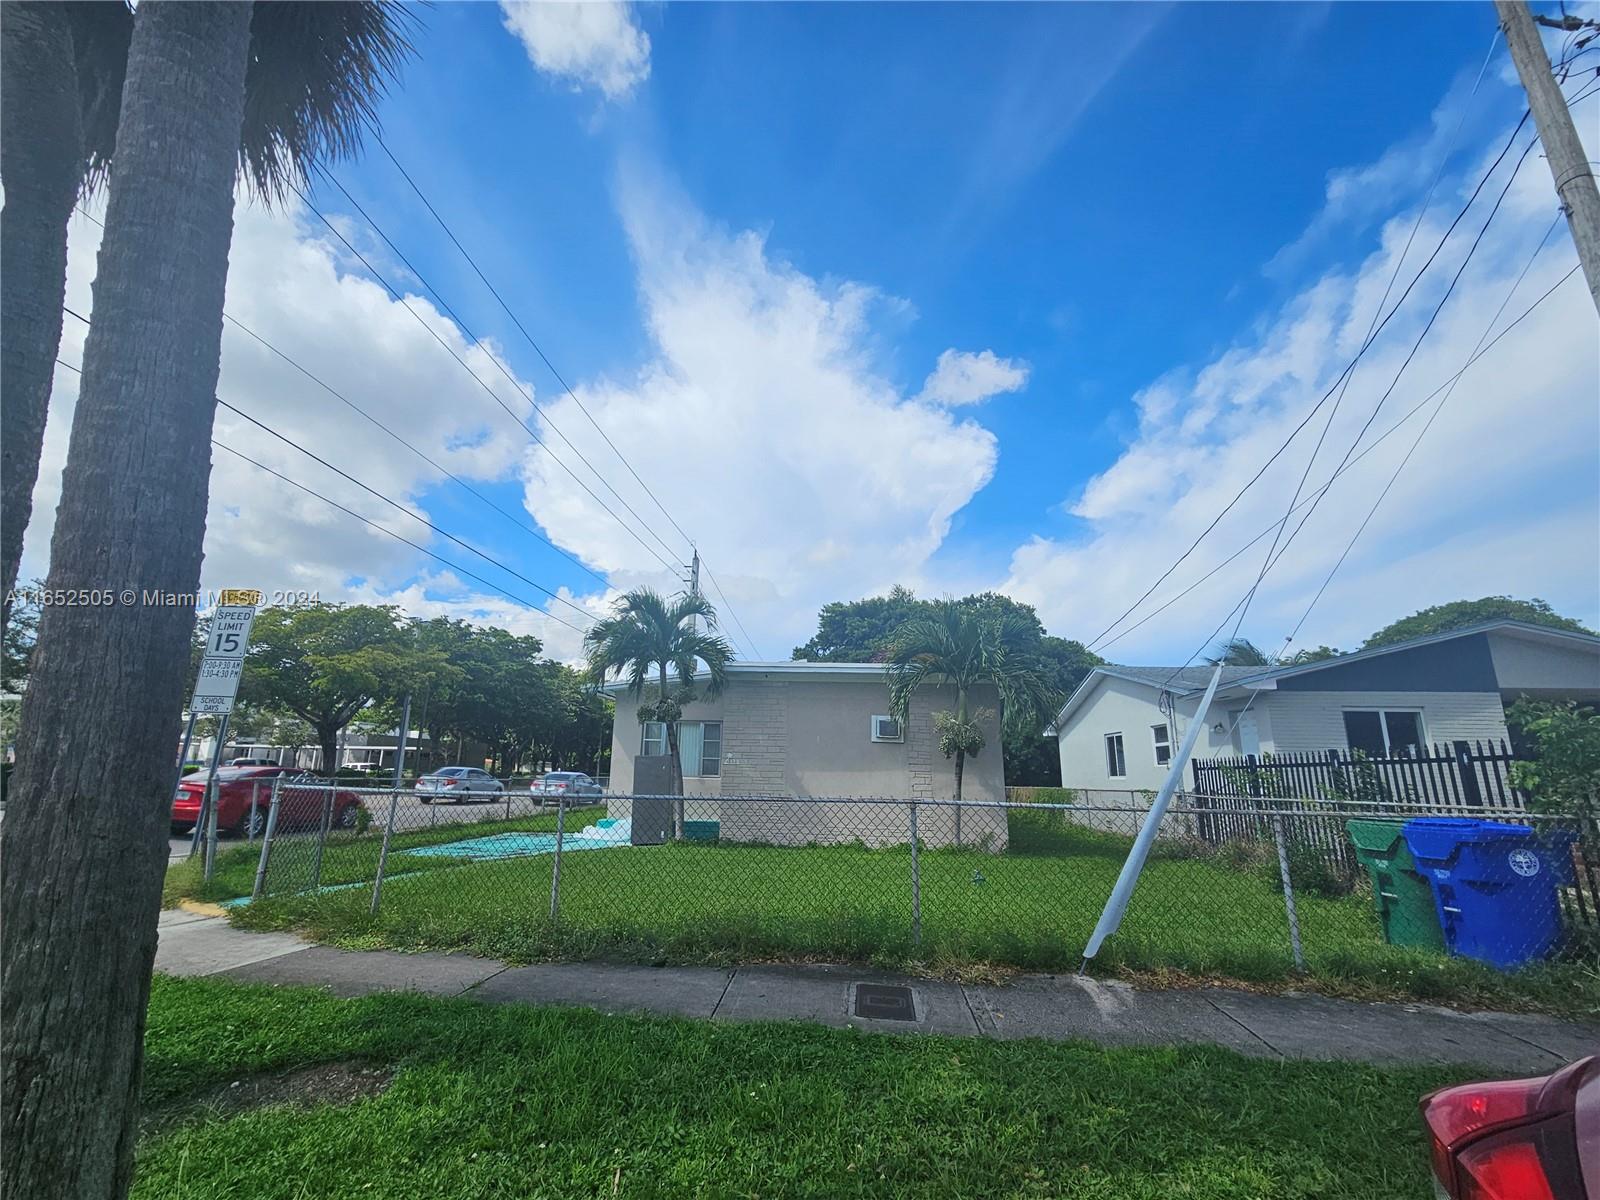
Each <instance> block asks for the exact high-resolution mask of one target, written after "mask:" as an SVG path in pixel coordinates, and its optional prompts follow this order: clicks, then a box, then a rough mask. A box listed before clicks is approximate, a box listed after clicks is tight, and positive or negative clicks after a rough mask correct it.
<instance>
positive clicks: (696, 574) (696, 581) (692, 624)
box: [689, 545, 700, 630]
mask: <svg viewBox="0 0 1600 1200" xmlns="http://www.w3.org/2000/svg"><path fill="white" fill-rule="evenodd" d="M689 548H690V549H691V550H693V551H694V558H693V560H692V561H691V562H690V563H689V595H691V596H693V597H695V598H696V599H699V596H700V547H699V546H695V545H691V546H690V547H689ZM689 628H690V629H694V630H698V629H699V628H700V621H699V619H698V618H697V617H690V618H689Z"/></svg>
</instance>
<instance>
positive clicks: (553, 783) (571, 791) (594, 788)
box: [528, 771, 605, 796]
mask: <svg viewBox="0 0 1600 1200" xmlns="http://www.w3.org/2000/svg"><path fill="white" fill-rule="evenodd" d="M528 791H530V792H532V793H533V794H534V795H535V796H603V795H605V789H604V788H602V787H601V786H600V785H599V784H598V783H596V782H595V781H594V780H592V779H590V778H589V777H588V776H587V775H585V774H584V773H583V772H582V771H551V772H549V773H548V774H546V775H544V776H542V777H541V778H539V779H536V780H534V782H533V786H532V787H530V788H529V789H528Z"/></svg>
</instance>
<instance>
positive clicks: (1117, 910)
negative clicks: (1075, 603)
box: [1078, 663, 1222, 975]
mask: <svg viewBox="0 0 1600 1200" xmlns="http://www.w3.org/2000/svg"><path fill="white" fill-rule="evenodd" d="M1221 679H1222V664H1221V663H1218V664H1217V668H1216V670H1214V671H1212V672H1211V683H1210V684H1209V685H1208V686H1207V687H1206V694H1205V696H1204V697H1202V698H1201V700H1200V707H1199V708H1197V709H1196V710H1195V714H1194V720H1192V721H1190V722H1189V732H1188V733H1186V734H1184V735H1183V742H1182V743H1181V744H1180V745H1179V746H1178V753H1177V754H1176V755H1175V756H1174V757H1173V759H1172V766H1171V768H1170V769H1169V770H1168V772H1167V781H1166V782H1165V783H1163V784H1162V785H1161V790H1160V791H1159V792H1157V793H1156V798H1155V801H1154V802H1153V803H1152V804H1151V805H1150V815H1149V816H1148V817H1147V818H1146V820H1145V823H1144V828H1143V829H1141V830H1139V836H1138V837H1136V838H1134V839H1133V849H1131V850H1129V851H1128V860H1127V861H1126V862H1124V863H1123V864H1122V873H1121V874H1120V875H1118V876H1117V886H1116V887H1114V888H1112V889H1111V898H1110V899H1109V900H1107V901H1106V907H1105V911H1104V912H1102V913H1101V914H1100V920H1099V921H1098V922H1097V923H1096V924H1095V927H1094V933H1093V934H1092V935H1091V936H1090V938H1089V944H1088V945H1087V946H1085V947H1084V950H1083V962H1082V963H1081V964H1080V965H1079V967H1078V973H1079V974H1080V975H1081V974H1082V973H1083V972H1084V970H1085V969H1086V968H1087V967H1088V966H1089V960H1090V959H1091V958H1093V957H1094V956H1095V955H1096V954H1098V953H1099V952H1100V945H1101V943H1102V942H1104V941H1105V940H1106V939H1107V938H1108V937H1110V936H1111V935H1112V934H1113V933H1115V932H1116V931H1117V926H1119V925H1121V924H1122V914H1123V913H1124V912H1125V911H1126V910H1127V907H1128V899H1129V897H1131V896H1132V895H1133V889H1134V887H1135V885H1137V884H1138V882H1139V874H1140V872H1142V871H1143V870H1144V860H1145V858H1146V857H1148V855H1149V854H1150V843H1151V842H1153V841H1155V840H1156V831H1157V830H1158V829H1160V828H1161V818H1162V817H1164V816H1166V813H1167V807H1168V805H1170V804H1171V803H1172V794H1173V793H1174V792H1176V791H1177V790H1178V784H1180V783H1182V782H1183V768H1184V767H1185V766H1186V765H1188V762H1189V752H1190V751H1191V750H1193V749H1194V744H1195V741H1196V740H1197V739H1198V738H1199V737H1200V731H1201V730H1202V729H1204V728H1205V724H1206V714H1207V713H1208V712H1209V711H1210V709H1211V698H1212V697H1213V696H1215V695H1216V694H1217V683H1218V682H1219V681H1220V680H1221Z"/></svg>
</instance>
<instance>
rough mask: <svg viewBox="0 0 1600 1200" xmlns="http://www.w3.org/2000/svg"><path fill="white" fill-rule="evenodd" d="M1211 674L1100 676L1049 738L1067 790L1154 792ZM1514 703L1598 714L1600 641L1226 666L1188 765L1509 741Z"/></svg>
mask: <svg viewBox="0 0 1600 1200" xmlns="http://www.w3.org/2000/svg"><path fill="white" fill-rule="evenodd" d="M1211 670H1212V668H1210V667H1207V666H1200V667H1185V668H1183V669H1181V670H1180V669H1177V668H1174V667H1126V666H1103V667H1096V668H1095V669H1094V670H1093V671H1091V672H1090V673H1089V675H1088V677H1087V678H1086V679H1084V681H1083V682H1082V683H1081V684H1080V685H1079V686H1078V688H1077V689H1076V690H1075V691H1074V692H1073V693H1072V695H1071V696H1070V697H1069V698H1068V699H1067V702H1066V704H1065V705H1064V706H1063V707H1062V709H1061V712H1060V713H1059V714H1058V715H1057V717H1056V720H1055V722H1054V724H1053V725H1052V727H1051V731H1050V732H1053V733H1054V735H1055V738H1056V741H1057V744H1058V746H1059V748H1060V753H1061V781H1062V783H1063V784H1064V785H1065V786H1067V787H1072V788H1131V789H1155V788H1158V787H1160V786H1161V784H1162V782H1163V781H1164V780H1165V778H1166V775H1167V768H1168V763H1169V762H1170V760H1171V757H1172V753H1173V751H1174V749H1175V748H1176V747H1177V744H1178V742H1179V741H1180V740H1181V739H1182V737H1183V735H1184V733H1185V732H1186V731H1187V730H1188V728H1189V725H1190V723H1191V722H1193V720H1194V719H1195V709H1196V708H1197V707H1198V706H1199V703H1200V700H1201V698H1202V695H1203V693H1204V692H1205V688H1206V684H1207V683H1208V682H1209V681H1210V679H1211ZM1522 696H1529V697H1532V698H1535V699H1546V700H1548V699H1556V700H1569V699H1570V700H1581V701H1585V702H1590V703H1593V702H1600V637H1595V636H1593V635H1590V634H1582V633H1568V632H1565V631H1563V630H1559V629H1550V628H1547V627H1545V626H1541V625H1529V624H1525V623H1523V622H1520V621H1489V622H1484V623H1481V624H1477V625H1471V626H1467V627H1464V628H1461V629H1455V630H1451V631H1450V632H1449V633H1442V634H1436V635H1432V636H1429V637H1420V638H1414V639H1412V640H1411V641H1407V642H1400V643H1396V644H1395V645H1392V646H1383V647H1380V648H1377V649H1373V650H1363V651H1358V652H1357V653H1354V654H1345V655H1341V656H1340V657H1338V658H1330V659H1325V660H1323V661H1321V662H1315V663H1307V664H1305V665H1303V666H1288V667H1224V668H1223V672H1222V682H1221V685H1220V686H1219V688H1218V690H1217V695H1216V699H1215V700H1214V701H1213V703H1212V707H1211V711H1210V713H1209V714H1207V717H1206V728H1205V729H1204V730H1202V732H1201V734H1200V738H1199V740H1198V741H1197V742H1196V743H1195V751H1194V753H1195V757H1197V758H1214V757H1219V756H1232V755H1239V754H1284V753H1290V752H1301V751H1323V750H1363V751H1366V752H1367V753H1368V754H1370V755H1373V756H1375V757H1377V756H1384V755H1388V754H1398V753H1401V752H1403V750H1404V749H1405V748H1407V747H1412V748H1418V749H1420V748H1422V747H1426V746H1434V745H1446V746H1448V745H1451V744H1453V743H1455V742H1458V741H1463V740H1464V741H1469V742H1476V741H1480V740H1490V739H1493V740H1496V741H1498V740H1499V739H1501V738H1507V739H1509V737H1510V732H1509V730H1508V729H1507V727H1506V716H1505V709H1506V706H1507V705H1509V704H1512V703H1514V702H1515V701H1516V700H1517V699H1518V698H1520V697H1522Z"/></svg>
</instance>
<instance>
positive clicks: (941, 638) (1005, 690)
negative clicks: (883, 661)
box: [885, 600, 1059, 843]
mask: <svg viewBox="0 0 1600 1200" xmlns="http://www.w3.org/2000/svg"><path fill="white" fill-rule="evenodd" d="M931 607H932V613H931V615H929V616H918V617H913V618H912V619H911V620H909V621H907V622H906V623H905V624H904V625H902V626H901V627H900V628H899V629H898V630H897V631H896V632H895V636H894V641H893V642H892V643H891V645H890V649H889V659H888V663H887V667H886V671H885V674H886V676H887V679H888V684H889V704H890V707H891V709H892V710H893V711H894V712H895V714H896V715H898V717H899V718H900V720H901V722H902V723H905V722H907V721H908V720H909V719H910V715H911V697H912V696H913V694H915V692H916V691H917V689H918V688H919V687H922V686H923V685H925V684H927V685H932V686H939V685H948V686H951V687H954V688H955V691H956V707H955V711H954V712H939V713H935V714H934V718H933V719H934V726H935V728H936V729H937V731H938V734H939V749H940V750H941V751H943V752H944V756H945V757H946V758H952V757H953V758H954V759H955V798H956V801H957V808H956V841H957V842H958V843H959V842H960V841H961V808H960V805H959V802H960V800H961V777H962V773H963V770H964V768H965V766H966V760H967V759H968V758H969V757H970V756H973V755H976V754H978V753H980V752H981V751H982V750H983V747H984V735H983V729H982V718H983V716H984V714H983V713H982V712H981V710H980V711H974V710H973V709H972V707H971V703H970V700H971V692H972V689H973V688H975V687H980V686H983V685H990V686H993V687H994V688H995V690H996V691H997V692H999V694H1000V702H1001V705H1002V706H1003V708H1004V710H1005V713H1006V720H1007V721H1016V722H1018V723H1020V724H1022V725H1031V726H1033V727H1034V728H1038V727H1039V726H1041V725H1043V723H1044V722H1045V721H1046V720H1047V719H1048V718H1049V715H1050V714H1052V713H1053V712H1054V709H1055V704H1056V701H1057V700H1058V698H1059V694H1058V693H1057V692H1055V691H1054V690H1053V689H1052V688H1051V687H1050V685H1049V683H1048V682H1047V680H1046V679H1045V677H1044V675H1043V673H1042V672H1041V671H1040V670H1039V668H1038V665H1037V660H1036V658H1035V657H1034V656H1033V655H1032V654H1031V653H1030V651H1031V650H1032V646H1031V645H1030V640H1029V634H1030V632H1031V631H1030V630H1029V628H1028V626H1027V624H1026V622H1024V621H1023V620H1022V619H1020V618H1019V617H1018V615H1017V614H1015V613H1012V612H1004V611H1001V612H999V613H998V614H997V615H988V614H983V613H980V612H977V611H974V610H975V608H976V607H977V606H975V605H967V604H963V603H962V602H960V601H957V600H940V601H936V602H934V603H933V605H932V606H931Z"/></svg>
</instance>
